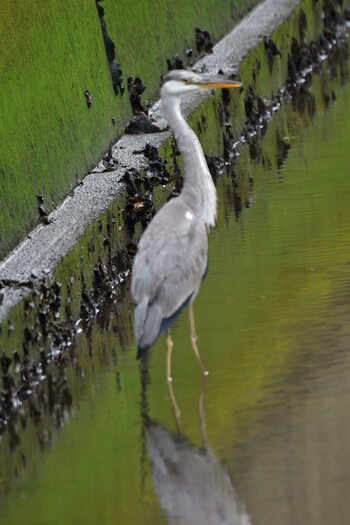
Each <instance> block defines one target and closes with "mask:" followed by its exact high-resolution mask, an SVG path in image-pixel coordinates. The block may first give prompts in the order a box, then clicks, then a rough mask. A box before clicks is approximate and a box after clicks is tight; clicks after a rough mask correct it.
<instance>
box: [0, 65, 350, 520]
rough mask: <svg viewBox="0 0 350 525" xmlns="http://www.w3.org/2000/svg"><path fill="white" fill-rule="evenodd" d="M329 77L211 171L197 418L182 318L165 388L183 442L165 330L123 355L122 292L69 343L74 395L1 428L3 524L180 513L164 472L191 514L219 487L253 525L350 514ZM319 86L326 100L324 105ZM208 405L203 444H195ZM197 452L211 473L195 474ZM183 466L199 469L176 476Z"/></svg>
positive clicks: (348, 286) (343, 194)
mask: <svg viewBox="0 0 350 525" xmlns="http://www.w3.org/2000/svg"><path fill="white" fill-rule="evenodd" d="M343 68H344V65H343ZM344 71H345V72H346V68H345V70H343V73H344ZM335 74H336V76H335V78H333V79H331V78H330V77H331V76H332V75H331V73H330V71H329V68H327V67H325V68H324V71H323V73H322V75H321V76H317V77H316V78H315V79H314V82H313V84H312V85H311V96H313V97H315V98H314V99H315V102H316V108H317V111H316V113H315V115H312V116H310V114H308V113H307V111H306V113H304V114H300V112H298V111H296V109H294V108H293V105H292V104H291V103H289V104H285V105H283V107H282V108H281V110H280V111H279V113H278V114H276V115H275V117H274V119H273V120H272V121H271V122H270V123H269V125H268V128H267V131H266V133H265V135H264V138H263V139H262V141H261V142H259V143H258V145H257V147H256V148H254V155H253V157H252V154H253V148H252V147H250V148H249V147H248V146H242V147H241V148H240V149H239V153H240V156H239V157H238V159H237V161H236V162H235V165H234V168H233V169H228V173H226V174H225V175H223V176H222V177H221V178H220V179H219V182H218V197H219V215H218V224H217V228H216V229H215V231H213V233H212V235H211V237H210V246H209V256H210V262H209V273H208V277H207V279H206V280H205V282H204V283H203V286H202V288H201V291H200V294H199V296H198V298H197V299H196V303H195V315H196V324H197V331H198V334H199V345H200V348H201V352H202V355H203V358H204V359H205V362H206V365H207V368H208V369H209V371H210V374H209V377H208V378H207V381H206V385H205V400H204V409H205V411H204V412H205V413H204V414H202V417H200V413H199V410H198V406H199V400H200V395H201V393H202V392H201V389H202V384H201V379H200V374H199V370H198V366H197V363H196V361H195V359H194V357H193V355H192V351H191V347H190V344H189V341H188V327H187V318H186V315H185V314H184V315H182V316H181V317H180V319H179V320H178V321H177V323H176V325H175V327H174V330H173V340H174V345H175V346H174V352H173V374H172V375H173V377H174V383H173V387H174V392H175V395H176V399H177V402H178V405H179V407H180V409H181V412H182V417H181V432H182V433H183V435H184V436H185V441H183V442H182V445H181V444H180V445H179V442H178V441H177V440H174V436H173V435H172V434H169V433H168V432H169V431H175V430H176V424H175V421H174V417H173V412H172V406H171V403H170V400H169V396H168V391H167V386H166V382H165V349H164V341H163V340H159V341H158V342H157V344H156V345H155V347H154V348H153V349H152V352H151V354H150V357H149V361H148V363H147V366H145V367H144V368H142V367H140V366H139V364H138V363H137V362H136V360H135V346H134V343H133V340H132V331H131V326H132V323H131V317H132V310H131V306H130V304H129V302H128V293H127V289H126V290H125V299H124V301H123V302H122V303H121V304H118V305H116V306H115V307H111V308H109V309H105V310H103V311H102V312H101V313H100V316H99V318H98V320H97V322H96V323H95V324H94V325H93V326H92V327H91V330H90V331H89V332H88V333H83V334H81V335H80V337H79V338H78V340H77V342H76V344H75V345H74V347H72V348H71V349H70V353H69V360H70V365H69V366H68V367H67V371H66V374H67V384H68V385H69V387H70V391H71V392H72V396H73V402H72V405H71V407H70V408H66V409H65V411H63V412H60V417H59V418H58V417H55V407H52V408H51V414H49V411H48V414H46V415H45V416H44V417H43V419H42V421H41V422H40V423H38V424H37V425H36V426H35V425H28V428H27V427H26V425H25V423H24V421H25V420H24V419H23V420H22V423H21V419H20V418H19V419H18V421H17V422H16V423H15V427H14V428H13V429H12V433H6V434H4V436H3V441H2V445H1V447H2V450H0V452H1V454H2V457H3V459H2V471H1V472H2V480H1V481H2V491H1V494H2V496H1V506H0V507H1V510H0V520H1V523H3V524H17V525H18V524H28V525H41V524H50V525H51V524H67V525H70V524H77V523H84V524H91V525H92V524H96V523H100V524H102V523H103V524H112V523H118V524H135V525H136V524H153V525H159V524H165V523H189V521H184V519H185V518H182V521H181V519H180V518H176V516H179V515H180V514H181V512H184V508H185V504H184V503H183V501H182V503H181V498H180V497H177V494H178V493H177V492H176V491H175V488H174V487H175V486H176V485H174V484H173V485H172V484H171V480H173V478H174V479H175V480H179V479H181V480H182V489H183V491H184V493H185V494H188V496H189V500H190V502H192V505H193V509H192V511H193V517H194V516H196V515H197V514H198V512H199V511H198V508H196V505H197V504H198V500H197V499H196V496H195V495H196V494H198V492H199V493H200V494H202V497H203V501H204V498H205V499H207V498H209V499H210V496H209V495H210V494H213V492H212V491H213V490H214V489H213V487H218V486H219V487H221V486H222V487H224V488H223V489H222V492H221V494H216V495H215V498H217V501H218V502H219V503H218V504H217V505H218V506H220V508H223V507H224V506H225V504H227V505H231V506H232V503H233V502H234V499H235V498H236V499H237V502H238V503H240V505H241V507H240V510H239V511H238V512H240V513H243V512H244V509H245V512H246V513H247V514H248V515H249V516H250V518H249V519H250V522H251V523H252V524H255V523H256V524H258V523H259V524H260V525H261V524H265V523H266V524H270V525H271V524H275V523H276V525H277V524H282V523H283V524H289V523H290V524H292V523H293V524H294V523H307V524H308V525H311V524H316V523H317V524H318V525H320V524H324V525H329V523H345V522H346V520H347V519H348V518H347V516H348V509H347V498H346V494H347V487H348V483H349V479H350V447H349V441H348V439H347V436H348V435H349V423H348V421H349V418H348V414H349V408H350V387H349V382H348V377H349V367H350V359H349V356H348V355H347V350H348V348H349V342H350V328H349V326H350V324H349V319H350V306H349V304H348V297H349V292H350V265H349V262H350V208H349V205H348V202H349V195H350V178H349V176H348V169H349V161H350V153H349V147H348V145H349V142H350V121H349V119H346V115H348V114H349V110H350V85H349V84H346V82H344V74H343V75H340V74H339V72H338V70H337V69H336V70H335ZM340 76H341V77H342V78H340ZM327 82H328V83H331V85H332V89H333V90H334V93H335V94H336V101H335V102H334V103H332V104H331V105H330V106H329V107H328V108H325V106H324V104H323V103H322V98H323V95H322V93H323V87H324V85H325V83H327ZM277 136H278V137H280V138H279V139H277ZM281 138H282V140H283V141H284V143H285V144H288V146H289V150H288V152H287V154H286V155H285V158H284V160H283V159H282V157H281V149H279V150H277V149H276V143H277V142H278V143H280V140H281ZM285 151H286V147H285ZM277 157H278V158H277ZM253 158H254V160H252V159H253ZM278 159H279V160H278ZM240 208H242V211H241V212H240V213H239V209H240ZM145 414H147V417H149V418H151V419H152V420H155V421H157V422H158V423H159V424H160V425H161V426H162V427H161V428H162V432H163V434H160V435H163V438H162V439H163V440H165V441H162V439H161V438H160V437H159V436H158V438H159V439H158V442H157V445H158V449H157V446H155V444H154V442H152V439H149V440H148V441H147V440H146V431H145V417H144V416H145ZM204 417H205V426H206V432H207V440H208V447H209V448H210V450H211V451H212V452H211V453H210V454H208V453H207V454H205V453H203V451H200V450H199V448H200V447H201V446H202V444H203V439H204V438H205V435H204V431H203V427H204ZM155 428H156V429H157V428H158V430H159V428H160V427H155ZM164 435H165V437H164ZM9 436H10V437H9ZM11 436H12V437H11ZM15 436H17V438H16V437H15ZM166 436H167V438H166ZM166 439H168V445H169V443H171V446H170V445H169V446H168V448H167V452H168V451H170V450H171V451H172V463H171V469H170V470H169V472H170V474H171V475H172V477H170V476H169V477H168V478H167V477H166V476H165V477H164V478H162V482H161V483H159V478H157V471H156V468H155V466H156V465H157V462H158V461H159V460H160V459H159V455H158V456H157V453H159V450H161V445H162V443H163V442H166ZM29 442H30V444H31V450H32V452H31V455H30V457H27V456H26V454H25V452H24V451H25V450H26V447H27V448H29V445H28V443H29ZM188 443H191V444H192V445H193V446H189V445H188ZM33 444H34V445H33ZM35 444H36V445H35ZM39 444H40V445H39ZM10 448H11V449H12V452H10V451H9V450H10ZM157 450H158V452H157ZM21 454H22V455H21ZM150 454H151V456H152V460H153V470H152V471H151V466H150ZM211 454H212V455H211ZM207 456H210V458H211V460H210V461H209V463H210V469H211V471H210V472H212V473H215V483H214V484H210V483H211V481H210V480H211V477H210V473H208V470H203V469H204V466H203V465H204V462H205V461H206V460H205V459H204V458H207ZM20 464H21V466H19V465H20ZM166 464H167V463H166ZM206 465H207V464H206ZM189 467H190V468H192V470H193V473H196V472H198V473H200V472H205V475H202V476H201V475H199V474H198V475H197V476H196V475H194V478H195V479H194V481H193V479H192V481H188V479H189V478H188V477H186V475H185V472H186V469H188V468H189ZM208 468H209V467H208ZM11 469H12V470H11ZM11 471H12V472H13V474H12V476H10V475H9V472H11ZM226 472H229V473H230V475H231V476H232V480H233V481H228V478H227V477H226ZM5 473H6V475H5ZM213 476H214V474H213ZM186 480H187V481H186ZM224 480H225V481H224ZM186 482H188V486H187V485H186ZM169 492H170V493H171V494H172V501H173V503H174V504H173V508H172V510H171V511H170V510H169V505H168V503H169V502H168V500H167V499H166V494H168V493H169ZM228 500H230V502H228ZM207 503H208V501H206V500H205V504H207ZM177 505H178V506H177ZM179 505H180V507H181V508H180V507H179ZM203 505H204V502H203ZM230 509H231V510H230V512H231V514H230V515H231V518H232V520H233V519H234V510H232V507H230ZM208 512H209V511H208ZM167 514H168V515H167ZM169 514H170V515H169ZM209 515H210V514H208V516H209ZM193 523H198V522H197V521H195V520H194V521H193ZM202 523H203V521H202ZM209 523H215V522H213V521H209V518H208V525H209ZM217 523H219V521H218V522H217ZM232 523H236V522H235V521H232Z"/></svg>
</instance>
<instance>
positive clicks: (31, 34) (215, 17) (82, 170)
mask: <svg viewBox="0 0 350 525" xmlns="http://www.w3.org/2000/svg"><path fill="white" fill-rule="evenodd" d="M231 3H232V2H231V1H229V0H220V1H219V2H214V1H213V0H197V1H196V2H184V1H181V2H180V3H177V4H176V6H175V4H174V3H173V2H170V0H168V1H167V2H159V1H158V2H157V3H156V5H155V3H154V2H150V1H143V2H137V3H132V2H131V3H130V2H126V1H125V0H122V1H120V2H117V3H114V2H113V3H112V2H108V1H106V2H104V4H103V7H104V9H105V12H106V16H105V19H106V22H107V28H108V32H109V34H110V35H111V37H112V39H113V40H114V42H115V44H116V51H117V60H118V61H119V62H120V64H121V67H122V69H123V71H124V85H125V79H126V77H127V76H129V75H131V76H137V75H138V76H141V78H142V79H143V80H144V81H145V84H146V86H148V90H147V92H146V97H149V98H152V99H153V98H154V97H155V96H156V93H157V89H158V84H159V76H160V74H161V73H163V72H164V71H165V70H166V58H169V57H170V55H173V54H174V53H179V54H180V55H181V53H182V50H183V47H184V45H185V42H186V41H187V42H188V43H189V45H190V46H192V47H194V27H195V26H196V25H199V26H202V28H203V29H206V30H209V31H211V33H212V38H213V39H215V40H216V39H217V38H218V37H220V36H222V35H223V34H224V32H225V31H227V30H228V29H230V28H231V27H232V26H233V25H234V23H235V21H237V20H238V19H239V17H240V16H241V15H242V14H243V13H244V12H245V11H246V10H247V9H248V8H249V7H251V6H252V5H253V4H254V3H256V0H249V1H248V0H240V1H239V2H237V3H236V4H235V8H234V9H233V8H232V6H231ZM101 5H102V4H101ZM1 7H2V12H1V18H0V42H1V44H0V46H1V53H0V71H1V76H0V115H1V126H0V232H1V234H0V257H1V258H2V257H4V255H5V254H6V253H8V251H9V250H10V249H11V248H13V247H14V246H15V245H16V244H17V243H18V242H19V241H20V240H21V239H23V238H24V236H25V234H26V233H28V232H29V231H30V230H31V229H32V227H33V226H35V225H36V224H37V222H38V212H37V201H36V195H37V194H40V195H43V196H44V198H45V204H46V207H47V209H48V210H49V211H50V210H52V209H53V207H54V206H56V205H58V204H59V202H60V201H61V200H62V199H63V198H64V197H65V196H66V195H67V194H68V192H69V190H70V188H71V186H73V185H74V184H75V183H76V177H77V175H78V176H79V177H81V176H83V175H84V174H86V173H87V171H88V170H89V167H90V166H91V165H92V164H93V163H95V162H96V161H97V160H98V159H99V158H100V157H101V155H102V154H103V152H104V151H105V150H106V149H107V148H108V147H109V145H110V143H111V141H112V140H114V139H115V138H116V137H117V136H118V135H120V134H121V132H122V131H123V129H124V126H125V124H126V122H127V121H128V120H129V119H130V117H131V109H130V105H129V102H128V98H127V96H126V94H124V96H120V95H119V96H117V97H116V96H115V94H114V91H113V87H112V83H111V77H110V72H109V68H108V62H107V57H106V52H105V48H104V43H103V39H102V32H101V27H100V21H99V17H98V14H97V9H96V2H95V0H84V1H83V2H81V1H78V0H71V1H69V2H62V1H58V0H47V1H46V2H45V5H44V7H43V3H42V2H40V1H39V0H33V1H32V2H26V1H25V0H20V1H18V2H11V0H4V2H2V6H1ZM194 57H195V53H194V55H193V58H194ZM85 90H88V91H89V93H90V94H91V97H92V104H91V107H90V108H89V109H88V107H87V103H86V99H85V96H84V92H85ZM114 122H115V126H114V125H113V123H114Z"/></svg>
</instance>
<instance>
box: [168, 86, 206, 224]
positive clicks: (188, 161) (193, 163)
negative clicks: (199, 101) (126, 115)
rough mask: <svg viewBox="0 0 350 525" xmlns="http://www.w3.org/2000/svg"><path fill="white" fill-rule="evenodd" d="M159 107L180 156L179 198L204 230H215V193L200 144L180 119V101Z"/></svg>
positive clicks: (174, 98)
mask: <svg viewBox="0 0 350 525" xmlns="http://www.w3.org/2000/svg"><path fill="white" fill-rule="evenodd" d="M162 106H163V111H164V114H165V116H166V118H167V120H168V122H169V125H170V127H171V129H172V130H173V131H174V135H175V140H176V142H177V146H178V148H179V150H180V153H181V154H182V156H183V162H184V171H185V177H184V186H183V189H182V193H181V195H182V196H183V198H184V199H185V200H186V202H188V203H189V205H190V206H191V207H192V209H193V210H194V211H195V212H196V213H197V214H198V215H201V216H202V217H203V220H204V221H205V223H206V225H207V226H214V224H215V218H216V189H215V186H214V183H213V179H212V177H211V175H210V172H209V169H208V165H207V163H206V160H205V157H204V153H203V150H202V147H201V145H200V142H199V140H198V138H197V136H196V134H195V133H194V131H193V130H192V128H190V126H189V125H188V124H187V122H186V121H185V119H184V117H183V116H182V113H181V109H180V99H179V97H175V96H174V97H170V99H166V100H162Z"/></svg>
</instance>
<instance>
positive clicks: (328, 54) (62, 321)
mask: <svg viewBox="0 0 350 525" xmlns="http://www.w3.org/2000/svg"><path fill="white" fill-rule="evenodd" d="M324 13H325V16H324V18H323V22H322V23H323V27H322V32H321V34H320V35H319V36H318V37H317V39H315V40H311V41H309V40H308V38H307V28H308V20H307V16H306V14H305V12H304V11H303V10H302V9H301V10H300V12H299V18H298V31H299V36H298V38H297V37H292V39H291V42H290V47H289V50H288V54H287V55H285V54H284V55H283V56H282V54H281V53H282V52H280V51H279V49H278V47H277V44H276V43H275V42H274V40H273V38H270V39H268V40H265V41H264V42H263V44H262V46H263V48H264V59H265V61H266V62H265V63H260V64H258V65H257V69H256V72H254V71H253V73H252V77H251V83H248V84H247V85H245V89H244V91H243V93H242V94H241V98H242V99H243V110H244V113H245V124H244V128H243V130H242V131H241V134H240V135H239V136H236V135H235V133H234V129H233V125H232V117H233V115H234V110H235V104H236V103H237V102H236V101H232V100H231V97H230V94H229V92H228V91H225V90H224V91H223V92H222V94H221V96H220V97H219V99H215V102H214V109H215V118H216V119H217V121H218V122H219V126H220V128H221V132H222V142H221V146H222V149H221V151H219V152H218V154H217V155H207V157H206V158H207V162H208V166H209V169H210V171H211V173H212V176H213V179H214V181H217V180H218V179H219V178H220V177H221V176H223V174H224V173H227V174H229V176H230V177H231V181H232V187H231V193H230V195H229V202H230V205H231V206H232V207H233V209H234V212H235V216H236V218H237V219H239V217H240V214H241V212H242V210H243V209H244V208H249V207H250V206H251V204H252V200H253V194H254V180H253V179H251V178H249V179H248V180H247V181H243V182H242V181H241V180H239V179H238V178H237V176H236V173H235V159H236V156H237V155H238V154H239V148H240V146H241V145H242V144H244V143H248V145H249V151H250V155H251V159H252V160H253V161H258V160H261V159H262V155H263V154H262V150H261V146H260V142H261V138H262V137H263V136H264V134H265V133H266V129H267V126H268V123H269V121H270V120H271V118H272V117H273V115H274V113H276V112H277V111H278V109H279V108H280V106H281V104H285V103H288V104H292V106H293V108H294V109H295V110H296V111H297V112H298V113H299V114H300V115H303V116H307V117H308V118H309V119H310V120H312V118H313V116H314V114H315V111H316V108H317V102H316V100H315V98H314V96H313V95H312V93H311V91H310V89H309V87H310V83H311V82H312V76H313V74H318V73H319V72H320V71H321V70H322V68H323V67H325V64H327V67H328V68H329V71H330V74H331V76H332V75H333V76H337V75H338V74H339V72H340V76H341V77H342V78H344V81H345V79H347V78H348V69H347V64H348V40H347V34H346V28H347V21H348V18H349V13H348V11H347V10H345V9H342V8H341V6H340V5H339V4H338V3H336V4H335V3H334V2H328V1H326V2H325V3H324ZM202 33H203V32H202ZM203 38H204V33H203ZM209 40H210V38H209ZM277 60H279V61H280V60H284V61H285V62H286V69H287V71H288V76H287V77H286V79H285V85H284V86H283V87H281V88H280V89H279V90H278V91H277V92H276V93H274V94H273V96H271V98H269V99H267V98H266V97H264V96H262V95H261V94H260V93H259V89H258V88H257V82H256V80H257V78H258V75H259V71H260V70H261V69H264V68H268V70H269V71H270V72H271V71H273V68H274V62H275V61H277ZM135 80H136V79H135ZM133 83H135V81H133ZM130 84H131V85H132V83H131V82H130ZM142 87H143V84H142V81H141V80H140V81H139V82H137V83H136V86H134V88H131V89H132V90H133V92H134V93H135V113H137V111H138V110H140V111H141V112H144V108H143V106H142V104H141V102H140V96H141V93H142V92H143V89H142ZM335 98H336V95H335V93H334V91H333V90H332V89H331V88H330V89H328V88H327V85H325V87H324V92H323V94H322V103H323V105H324V107H328V106H329V105H330V104H331V103H332V101H334V100H335ZM207 126H208V123H207V119H206V116H205V115H204V114H203V115H200V116H199V117H197V131H198V133H199V135H200V136H201V135H204V134H205V132H206V129H207ZM275 150H276V158H277V165H278V166H282V165H283V163H284V162H285V160H286V158H287V156H288V154H289V150H290V144H289V143H288V141H286V139H285V138H283V135H282V133H280V134H279V133H277V134H276V143H275ZM135 153H140V152H135ZM142 153H143V154H144V155H145V157H146V159H147V167H146V168H145V169H144V170H142V171H141V172H138V171H136V170H130V171H128V172H127V173H126V174H125V176H124V183H125V189H126V191H125V195H124V196H122V197H120V199H119V200H118V202H117V203H116V204H115V206H114V207H113V208H112V210H111V211H110V212H108V213H107V214H106V215H105V217H104V218H103V219H100V220H99V221H97V222H96V223H95V225H94V228H95V229H94V233H93V234H91V236H90V238H89V239H88V242H87V245H86V251H87V253H88V257H90V258H91V260H93V261H94V262H93V265H92V268H91V269H90V270H89V269H86V268H83V267H78V268H75V274H74V275H73V274H72V275H65V277H66V280H65V281H63V282H61V281H59V280H58V279H55V278H54V279H52V278H49V277H48V278H44V279H40V280H38V279H36V276H35V275H33V278H32V280H30V281H28V282H27V281H26V282H13V283H10V282H6V281H5V280H3V281H0V302H1V297H2V296H3V295H2V291H1V289H4V288H5V287H8V286H16V287H18V286H22V287H24V288H26V289H28V290H30V292H29V294H28V296H27V298H26V299H25V300H24V301H23V302H22V303H21V304H20V305H19V306H18V307H17V308H18V309H21V310H22V311H21V317H22V319H23V326H16V325H15V324H13V322H12V321H11V318H12V316H10V317H9V319H7V320H6V321H5V322H3V323H2V325H1V334H0V335H1V339H2V343H1V358H0V365H1V372H2V389H1V396H0V431H1V432H2V433H4V432H5V431H7V432H8V436H9V446H10V450H11V451H15V450H16V449H17V448H18V447H19V445H20V443H21V437H20V433H21V432H25V429H26V427H27V425H28V420H30V421H31V422H32V424H33V425H34V427H35V428H37V436H38V442H39V445H40V448H41V449H44V448H45V447H47V446H48V445H49V444H50V442H51V438H52V431H51V430H48V429H47V428H46V427H45V425H43V424H42V422H43V420H44V419H45V418H46V417H47V414H50V418H49V419H50V420H51V424H52V422H53V423H54V426H55V427H57V428H60V427H61V426H62V425H63V424H64V421H65V420H66V418H67V417H68V415H69V412H70V410H71V408H72V405H73V395H72V392H71V390H70V386H69V381H68V380H67V368H68V367H71V366H72V363H73V367H74V368H75V370H76V374H77V375H78V376H79V374H81V366H80V363H79V358H78V357H77V356H76V355H75V341H76V339H77V337H78V336H79V334H80V333H81V332H82V331H83V332H84V334H85V335H86V338H87V340H89V333H91V331H92V330H93V326H94V323H97V324H99V323H100V324H101V325H102V326H106V324H108V323H110V322H111V321H110V317H109V314H108V312H109V311H110V309H111V308H112V309H117V310H118V306H116V305H122V304H124V303H125V298H126V297H127V294H128V285H129V275H130V268H131V264H132V258H133V256H134V254H135V252H136V246H137V240H138V237H139V235H140V233H141V232H142V231H143V230H144V229H145V228H146V226H147V224H148V223H149V221H150V220H151V218H152V217H153V216H154V214H155V213H156V210H157V208H158V207H159V205H160V200H161V199H162V197H160V194H161V193H160V192H161V190H162V189H163V187H164V186H167V187H168V189H170V198H171V197H172V196H175V195H177V194H178V193H179V191H180V190H181V184H182V175H181V162H180V159H179V155H178V151H177V149H176V146H175V144H174V143H171V144H170V147H169V146H168V149H167V158H166V159H165V158H163V156H162V152H160V151H159V150H158V149H157V148H155V147H154V146H150V145H146V147H145V149H144V150H143V151H142ZM104 160H105V163H106V164H105V167H106V170H108V169H113V167H114V164H113V163H114V159H113V153H112V151H111V152H109V153H108V154H107V155H106V157H105V159H104ZM243 186H244V188H243V189H242V187H243ZM39 197H40V196H38V204H39V208H41V212H40V211H39V213H42V214H43V217H44V220H45V208H44V202H43V201H41V198H39ZM88 268H89V267H88ZM63 273H64V272H63ZM120 325H122V323H120ZM117 333H118V337H119V339H120V341H121V344H122V347H123V346H125V341H123V338H124V337H125V336H124V334H123V330H122V329H119V328H118V329H117ZM91 352H92V349H91ZM48 428H51V427H50V425H48ZM22 463H23V467H25V464H26V457H25V454H24V453H23V458H22ZM16 468H18V467H16ZM16 475H18V472H17V473H16V472H14V476H15V477H16Z"/></svg>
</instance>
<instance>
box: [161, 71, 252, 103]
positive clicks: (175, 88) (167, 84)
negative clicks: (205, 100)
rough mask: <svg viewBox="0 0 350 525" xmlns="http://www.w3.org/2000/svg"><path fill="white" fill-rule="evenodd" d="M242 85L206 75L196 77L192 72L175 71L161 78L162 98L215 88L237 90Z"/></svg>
mask: <svg viewBox="0 0 350 525" xmlns="http://www.w3.org/2000/svg"><path fill="white" fill-rule="evenodd" d="M241 86H242V84H241V83H240V82H236V81H235V80H226V79H224V78H212V77H209V76H206V75H198V74H197V73H193V72H192V71H186V70H182V69H175V70H173V71H170V72H169V73H167V74H166V75H164V77H163V81H162V86H161V95H162V97H164V96H167V95H170V96H171V95H173V96H174V95H175V96H176V95H177V96H180V95H183V94H185V93H198V92H199V91H202V90H203V89H215V88H219V89H220V88H221V89H222V88H227V89H232V88H239V87H241Z"/></svg>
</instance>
